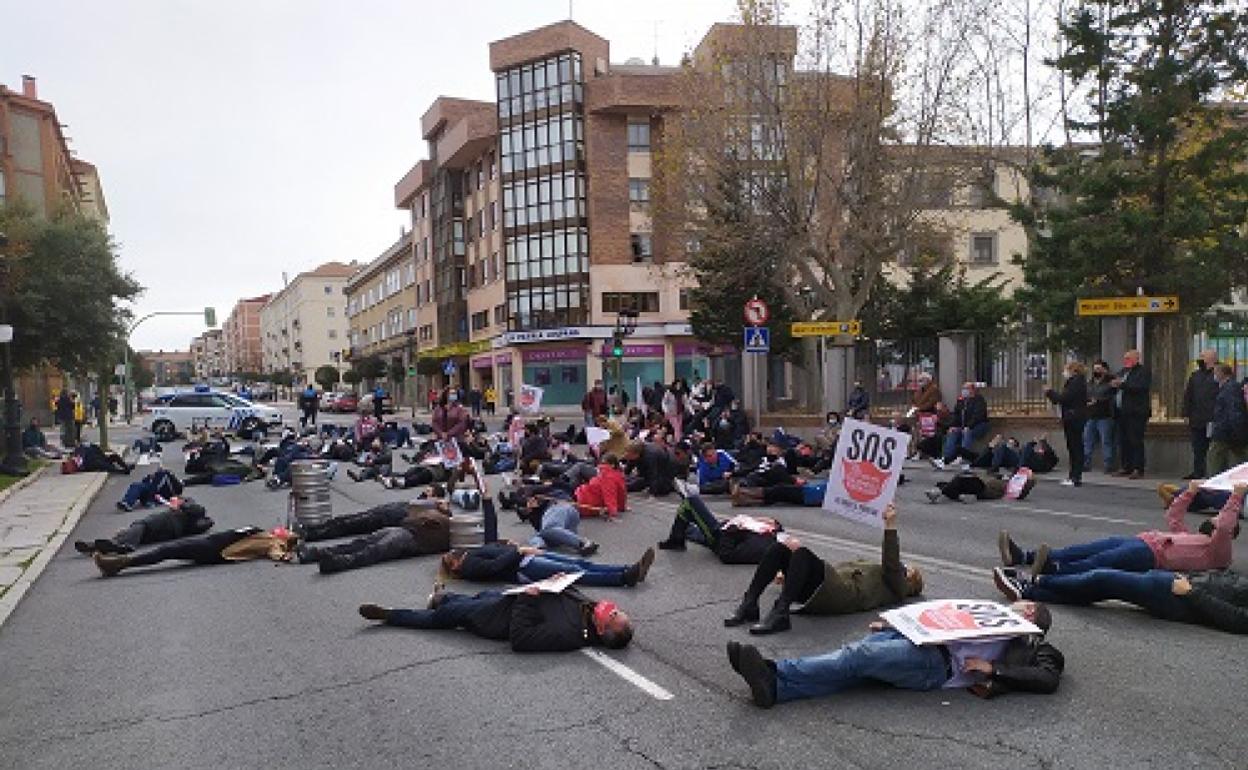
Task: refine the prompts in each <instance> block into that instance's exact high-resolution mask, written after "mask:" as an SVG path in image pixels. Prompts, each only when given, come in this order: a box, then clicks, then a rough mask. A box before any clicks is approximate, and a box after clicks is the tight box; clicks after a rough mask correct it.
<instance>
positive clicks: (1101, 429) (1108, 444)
mask: <svg viewBox="0 0 1248 770" xmlns="http://www.w3.org/2000/svg"><path fill="white" fill-rule="evenodd" d="M1098 440H1099V441H1100V442H1101V455H1102V456H1103V457H1102V459H1104V460H1105V472H1106V473H1109V472H1110V471H1112V470H1113V469H1114V418H1112V417H1102V418H1100V419H1096V420H1088V422H1087V424H1085V425H1084V426H1083V469H1084V470H1085V471H1086V470H1091V468H1092V450H1093V449H1095V448H1096V442H1097V441H1098Z"/></svg>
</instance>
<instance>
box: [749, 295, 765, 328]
mask: <svg viewBox="0 0 1248 770" xmlns="http://www.w3.org/2000/svg"><path fill="white" fill-rule="evenodd" d="M769 318H771V309H770V308H768V307H767V303H766V302H763V301H762V300H761V299H759V298H758V297H755V298H754V299H748V300H746V301H745V322H746V323H747V324H750V325H751V326H762V325H763V324H765V323H767V319H769Z"/></svg>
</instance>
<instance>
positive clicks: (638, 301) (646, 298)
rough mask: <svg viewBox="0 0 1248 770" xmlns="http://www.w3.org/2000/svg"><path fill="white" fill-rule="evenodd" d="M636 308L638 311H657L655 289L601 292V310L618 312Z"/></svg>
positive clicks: (657, 303)
mask: <svg viewBox="0 0 1248 770" xmlns="http://www.w3.org/2000/svg"><path fill="white" fill-rule="evenodd" d="M621 310H636V311H637V312H638V313H657V312H659V293H658V292H657V291H605V292H603V293H602V312H604V313H618V312H619V311H621Z"/></svg>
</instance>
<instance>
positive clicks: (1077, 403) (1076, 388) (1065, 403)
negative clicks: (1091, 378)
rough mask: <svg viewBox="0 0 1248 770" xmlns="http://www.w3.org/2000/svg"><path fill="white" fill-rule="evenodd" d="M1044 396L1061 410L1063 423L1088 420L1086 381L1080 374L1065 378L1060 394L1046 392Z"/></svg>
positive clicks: (1050, 391)
mask: <svg viewBox="0 0 1248 770" xmlns="http://www.w3.org/2000/svg"><path fill="white" fill-rule="evenodd" d="M1044 395H1045V396H1047V397H1048V399H1049V400H1050V401H1052V402H1053V403H1055V404H1057V405H1058V406H1060V407H1061V408H1062V421H1063V422H1081V421H1083V420H1086V419H1088V380H1087V378H1085V377H1084V376H1083V375H1082V374H1076V375H1074V376H1072V377H1067V378H1066V383H1065V384H1064V385H1062V392H1061V393H1057V392H1055V391H1052V390H1048V391H1045V393H1044Z"/></svg>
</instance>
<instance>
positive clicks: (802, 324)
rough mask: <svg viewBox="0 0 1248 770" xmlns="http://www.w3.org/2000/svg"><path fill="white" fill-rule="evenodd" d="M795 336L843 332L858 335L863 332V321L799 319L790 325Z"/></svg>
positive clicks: (838, 334) (818, 335) (829, 334)
mask: <svg viewBox="0 0 1248 770" xmlns="http://www.w3.org/2000/svg"><path fill="white" fill-rule="evenodd" d="M789 334H791V335H792V336H794V337H837V336H840V335H842V334H848V335H852V336H854V337H857V336H858V335H859V334H862V322H861V321H798V322H797V323H795V324H793V326H792V327H790V331H789Z"/></svg>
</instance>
